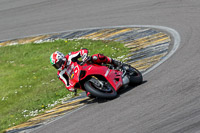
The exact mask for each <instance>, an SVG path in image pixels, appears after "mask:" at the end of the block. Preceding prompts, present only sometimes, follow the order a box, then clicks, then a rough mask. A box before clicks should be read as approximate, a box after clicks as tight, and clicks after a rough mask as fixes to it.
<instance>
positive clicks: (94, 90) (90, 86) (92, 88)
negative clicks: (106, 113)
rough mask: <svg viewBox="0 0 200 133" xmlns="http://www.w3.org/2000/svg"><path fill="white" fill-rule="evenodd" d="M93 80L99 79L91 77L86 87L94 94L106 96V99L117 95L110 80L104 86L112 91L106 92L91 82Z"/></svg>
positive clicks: (101, 96)
mask: <svg viewBox="0 0 200 133" xmlns="http://www.w3.org/2000/svg"><path fill="white" fill-rule="evenodd" d="M91 80H98V79H96V78H91V79H90V80H88V81H86V82H85V84H84V87H85V89H86V91H88V92H90V93H91V94H92V95H93V96H95V97H99V98H105V99H114V98H116V97H117V92H116V91H115V89H114V88H113V87H112V86H111V85H110V84H109V83H108V82H107V85H106V86H104V87H107V88H108V89H109V90H110V91H109V92H105V91H102V90H100V89H99V88H98V87H97V86H96V85H94V83H93V82H91ZM98 82H99V80H98ZM100 82H101V81H100Z"/></svg>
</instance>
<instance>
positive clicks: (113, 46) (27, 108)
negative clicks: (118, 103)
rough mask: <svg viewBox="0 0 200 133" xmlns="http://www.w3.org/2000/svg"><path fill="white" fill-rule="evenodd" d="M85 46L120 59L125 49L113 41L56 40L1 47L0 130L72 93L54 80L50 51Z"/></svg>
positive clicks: (65, 52)
mask: <svg viewBox="0 0 200 133" xmlns="http://www.w3.org/2000/svg"><path fill="white" fill-rule="evenodd" d="M81 48H87V49H88V50H89V55H93V54H96V53H103V54H104V55H106V56H109V57H111V58H117V57H118V59H123V58H124V55H125V54H127V53H128V49H127V48H125V47H124V45H123V44H121V43H119V42H114V41H102V40H98V41H94V40H84V39H82V40H66V41H64V40H56V41H53V42H43V43H30V44H24V45H14V46H4V47H0V92H1V93H0V131H3V130H4V129H7V128H9V127H12V126H15V125H18V124H20V123H22V122H25V121H27V120H28V119H30V118H31V117H34V116H35V115H37V114H39V113H41V112H43V111H44V110H45V109H47V108H51V107H53V106H54V105H55V104H57V103H58V102H57V101H58V99H60V98H63V97H66V96H72V93H71V92H68V91H67V90H66V89H65V87H64V84H63V83H62V82H61V81H59V80H58V79H57V70H56V69H54V68H53V67H52V66H51V64H50V61H49V57H50V55H51V53H53V52H54V51H60V52H63V53H64V54H67V53H69V52H70V51H78V50H80V49H81Z"/></svg>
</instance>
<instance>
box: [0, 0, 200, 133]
mask: <svg viewBox="0 0 200 133" xmlns="http://www.w3.org/2000/svg"><path fill="white" fill-rule="evenodd" d="M199 14H200V1H199V0H167V1H166V0H109V1H108V0H99V1H97V0H96V1H94V0H73V1H72V0H71V1H69V0H56V1H53V0H34V1H32V0H17V1H16V0H1V1H0V40H6V39H13V38H19V37H23V36H29V35H35V34H42V33H48V32H59V31H64V30H73V29H81V28H89V27H103V26H118V25H161V26H166V27H170V28H173V29H175V30H176V31H178V32H179V34H180V36H181V43H180V46H179V48H178V50H177V52H176V53H175V54H174V55H173V56H172V57H171V58H169V59H168V60H167V61H166V62H164V63H163V64H161V65H160V66H159V67H157V68H156V69H154V70H153V71H151V72H149V73H148V74H146V75H145V76H144V80H146V81H147V82H146V83H144V84H142V85H140V86H137V87H135V88H133V89H131V90H130V91H127V92H125V93H123V94H122V95H120V97H119V98H117V99H114V100H112V101H108V102H102V103H98V102H97V103H92V104H89V105H87V107H85V108H82V109H79V110H77V111H75V112H73V113H71V114H68V115H65V116H64V117H62V118H60V119H58V120H56V121H53V122H51V123H49V124H47V125H45V126H43V127H42V128H39V129H37V130H35V131H33V132H40V133H45V132H48V133H50V132H52V133H55V132H59V133H62V132H63V133H65V132H67V133H79V132H81V133H89V132H95V133H108V132H109V133H122V132H123V133H151V132H154V133H176V132H177V133H184V132H186V133H197V132H200V44H199V42H200V33H199V32H200V18H199Z"/></svg>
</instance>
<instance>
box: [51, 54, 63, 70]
mask: <svg viewBox="0 0 200 133" xmlns="http://www.w3.org/2000/svg"><path fill="white" fill-rule="evenodd" d="M50 62H51V64H52V65H53V66H54V67H55V68H56V69H58V70H59V71H61V70H63V69H64V68H65V64H66V59H65V55H64V54H63V53H61V52H59V51H56V52H54V53H53V54H51V56H50Z"/></svg>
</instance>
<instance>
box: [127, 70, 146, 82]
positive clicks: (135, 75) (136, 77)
mask: <svg viewBox="0 0 200 133" xmlns="http://www.w3.org/2000/svg"><path fill="white" fill-rule="evenodd" d="M129 76H130V83H129V84H130V85H132V86H133V85H139V84H142V82H143V76H142V74H141V72H140V71H138V70H137V69H136V68H134V67H130V69H129Z"/></svg>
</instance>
